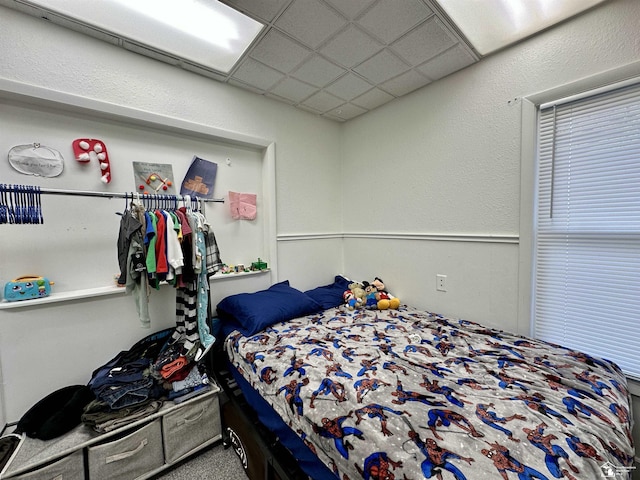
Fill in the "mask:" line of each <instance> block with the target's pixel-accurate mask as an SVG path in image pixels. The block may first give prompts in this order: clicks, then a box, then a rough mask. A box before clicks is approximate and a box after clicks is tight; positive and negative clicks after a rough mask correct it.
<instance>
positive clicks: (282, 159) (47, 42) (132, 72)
mask: <svg viewBox="0 0 640 480" xmlns="http://www.w3.org/2000/svg"><path fill="white" fill-rule="evenodd" d="M0 78H2V79H4V80H7V81H12V82H21V83H24V84H28V85H34V86H36V87H42V88H45V89H48V90H53V91H60V92H65V93H67V94H73V95H77V96H79V97H84V98H87V99H90V100H96V101H99V102H106V103H110V104H114V105H120V106H124V107H127V108H131V109H139V110H142V111H145V112H151V113H152V114H154V115H163V116H167V117H171V118H175V119H178V120H182V121H186V122H193V123H195V124H199V125H202V126H204V127H211V128H215V129H220V130H225V131H229V132H238V133H241V134H244V135H248V136H251V137H257V138H261V139H267V140H269V141H271V142H274V143H275V155H276V167H275V169H276V172H275V186H276V192H275V195H276V198H277V211H276V218H277V223H276V224H277V232H275V233H277V234H283V235H286V234H297V233H300V232H304V233H314V232H327V231H330V232H337V231H339V229H340V215H341V212H340V206H341V203H340V194H341V190H340V185H339V183H337V182H336V178H337V174H336V172H339V170H340V125H339V124H337V123H335V122H331V121H329V120H325V119H321V118H318V117H316V116H314V115H311V114H308V113H306V112H303V111H300V110H296V109H293V108H291V107H289V106H287V105H284V104H282V103H278V102H275V101H273V100H270V99H267V98H264V97H259V96H257V95H255V94H253V93H250V92H246V91H243V90H241V89H237V88H235V87H232V86H229V85H223V84H220V83H218V82H215V81H213V80H209V79H206V78H204V77H201V76H198V75H195V74H191V73H188V72H184V71H181V70H179V69H176V68H174V67H171V66H169V65H165V64H163V63H159V62H156V61H154V60H151V59H147V58H145V57H141V56H139V55H136V54H133V53H130V52H127V51H125V50H122V49H119V48H117V47H114V46H112V45H108V44H106V43H102V42H100V41H98V40H95V39H92V38H90V37H86V36H83V35H80V34H77V33H75V32H72V31H69V30H66V29H63V28H60V27H57V26H55V25H52V24H50V23H49V22H47V21H45V20H40V19H36V18H32V17H30V16H26V15H23V14H21V13H18V12H16V11H13V10H11V9H7V8H4V7H0ZM0 108H2V102H0ZM5 108H6V107H5ZM71 123H72V124H73V122H71ZM54 124H55V125H56V126H58V123H57V122H52V125H54ZM27 130H28V129H27ZM0 132H1V133H0V135H6V134H7V130H6V129H0ZM25 133H28V131H27V132H25ZM12 136H14V135H12ZM5 141H12V139H7V138H6V137H3V143H4V142H5ZM20 141H22V139H21V140H20ZM107 147H108V145H107ZM5 154H6V153H5ZM69 166H70V167H71V168H73V164H72V163H71V164H69ZM9 168H10V167H9V166H8V164H6V163H5V164H4V165H0V178H1V179H2V181H3V182H6V180H5V178H7V176H8V175H10V173H9ZM232 168H233V167H232ZM175 173H176V174H177V172H175ZM115 174H116V173H115V171H114V175H115ZM126 175H127V177H128V176H129V175H130V174H129V173H127V174H126ZM22 178H23V180H22V181H21V182H20V183H25V184H36V183H37V182H31V180H32V179H33V178H32V177H22ZM61 178H62V177H61ZM11 181H12V182H14V181H16V179H12V180H11ZM51 182H52V183H48V186H50V187H52V188H74V187H73V186H69V185H64V186H62V185H60V186H58V185H56V184H55V181H54V180H51ZM75 188H77V187H75ZM80 189H87V190H95V189H98V190H99V188H80ZM126 190H130V187H127V188H126ZM311 191H313V192H315V194H314V195H311V194H310V192H311ZM51 198H52V197H47V202H53V201H54V200H51ZM65 200H66V201H67V203H68V205H70V206H73V205H75V206H76V208H77V207H78V206H79V205H80V203H75V202H76V199H74V198H73V197H66V198H62V197H61V198H60V199H56V200H55V202H57V203H56V205H57V204H58V203H59V202H64V201H65ZM81 201H82V200H80V202H81ZM98 201H99V200H98ZM107 202H109V201H107ZM122 202H123V201H122ZM122 202H118V206H117V208H116V210H121V207H122V205H124V203H122ZM50 204H51V203H50ZM308 212H313V215H309V214H308ZM72 213H73V212H72ZM47 215H48V220H49V221H55V220H56V219H59V218H60V217H58V218H56V212H54V211H52V210H51V209H49V210H48V211H47ZM60 215H62V213H61V214H60ZM114 217H115V215H114ZM45 221H47V218H45ZM84 227H86V225H75V226H74V228H78V229H79V230H82V228H84ZM25 228H29V229H30V230H29V232H34V231H35V229H37V228H39V227H30V226H13V225H3V226H2V229H3V232H2V237H1V238H0V251H2V250H4V248H3V246H2V242H5V241H8V240H7V239H8V237H7V235H10V236H15V235H29V234H30V233H27V232H25V230H24V229H25ZM116 239H117V230H116V229H114V231H113V236H112V238H111V240H108V239H105V240H104V244H105V245H107V244H108V243H109V242H111V244H112V246H113V251H112V254H113V255H114V256H115V244H116V243H115V242H116ZM218 240H219V242H220V243H221V244H224V243H225V242H227V241H228V240H229V239H226V238H219V239H218ZM327 242H330V243H331V242H335V240H326V239H319V240H317V241H316V240H313V239H305V240H304V245H305V250H304V253H305V256H306V257H309V258H312V259H313V260H312V261H310V262H307V263H308V265H307V266H308V267H309V268H308V269H306V270H305V271H301V270H300V269H299V267H298V265H299V264H300V261H299V254H298V249H297V245H296V243H295V242H283V243H282V244H281V245H279V246H278V253H279V258H280V261H279V263H278V265H277V267H278V275H279V278H280V279H290V281H291V283H292V285H294V286H297V287H299V288H307V287H309V286H315V285H318V284H320V283H321V282H329V281H330V280H331V279H332V278H333V275H335V273H336V272H339V271H341V270H342V259H341V256H339V255H335V251H336V249H339V245H337V247H338V248H335V246H334V247H333V248H327ZM5 246H6V245H5ZM65 247H66V248H68V249H69V251H73V250H77V251H83V250H87V249H88V248H89V247H88V246H87V245H86V244H85V243H84V242H83V240H82V238H81V235H79V236H78V239H77V240H76V241H75V243H74V242H71V243H68V244H66V245H65ZM105 248H106V247H105ZM221 248H222V247H221ZM291 250H293V253H290V251H291ZM222 254H223V258H224V251H222ZM114 260H115V257H114ZM267 260H269V259H267ZM43 261H44V260H43ZM228 261H229V262H230V263H233V262H235V260H234V259H229V260H228ZM0 263H3V262H1V261H0ZM8 263H9V262H7V264H8ZM13 263H15V262H13V261H12V262H11V264H13ZM25 263H29V260H28V255H26V254H25ZM49 263H51V262H49ZM54 263H55V262H54ZM114 265H117V264H114ZM4 266H5V265H2V264H0V277H1V278H0V280H1V281H2V282H1V283H2V284H4V282H5V281H7V280H10V279H11V278H13V277H11V278H8V277H6V276H5V275H4V273H3V272H2V269H3V267H4ZM37 266H38V265H35V264H29V267H30V268H36V267H37ZM77 268H79V266H71V265H70V266H69V268H68V270H67V269H65V272H64V273H65V274H64V275H63V276H64V277H65V281H64V282H63V283H64V285H62V286H64V288H65V290H66V289H68V288H70V285H67V284H70V283H72V282H73V280H72V279H71V278H70V277H71V276H72V275H68V273H69V272H70V271H73V270H74V269H77ZM106 269H108V267H104V268H102V267H101V268H100V271H102V270H106ZM7 275H9V274H8V273H7ZM49 275H50V276H51V277H55V275H56V272H52V273H50V274H49ZM78 276H79V277H80V278H79V282H80V283H85V282H84V280H86V278H87V277H86V276H85V273H82V274H81V275H78ZM83 278H84V280H83ZM270 280H271V279H270V277H269V276H259V277H257V278H253V277H251V278H244V279H235V278H233V279H228V280H224V281H217V282H213V287H212V288H213V302H214V303H216V302H217V301H218V300H220V299H221V298H222V297H223V296H225V295H227V294H229V293H234V292H238V291H255V290H258V289H260V288H265V287H266V286H268V284H269V282H270ZM62 286H61V287H62ZM92 286H93V285H92ZM71 288H72V287H71ZM78 288H83V285H81V286H79V287H78ZM174 311H175V305H174V302H173V292H172V291H171V289H170V288H169V289H168V290H167V287H163V289H162V290H161V291H160V292H153V295H152V329H153V330H154V331H155V330H158V329H161V328H165V327H168V326H171V325H172V324H175V314H174ZM147 333H149V331H148V330H143V329H141V328H140V326H139V323H138V320H137V317H136V314H135V308H134V303H133V299H132V298H131V297H124V296H119V295H116V296H109V297H102V298H100V299H97V300H78V301H73V302H68V303H58V304H54V305H52V306H47V307H33V308H32V307H28V308H24V309H11V310H0V366H1V367H2V372H1V374H0V381H1V382H2V387H3V388H0V392H1V393H2V395H3V396H2V397H0V425H4V424H5V423H6V422H11V421H16V420H17V419H19V418H20V416H21V415H22V414H23V413H24V412H25V411H26V409H27V408H28V407H29V406H31V405H32V404H33V403H35V402H36V401H37V400H39V399H40V398H42V397H44V396H45V395H46V394H48V393H50V392H51V391H53V390H54V389H56V388H60V387H62V386H65V385H69V384H73V383H86V382H87V381H88V375H90V373H91V371H92V370H93V369H94V368H96V367H98V366H100V365H101V364H102V363H104V362H106V361H107V360H109V359H110V358H111V357H113V356H114V355H115V354H116V353H118V352H119V351H120V350H122V349H126V348H128V347H129V346H131V345H132V343H133V342H135V341H136V340H138V339H139V338H141V337H142V336H144V335H146V334H147Z"/></svg>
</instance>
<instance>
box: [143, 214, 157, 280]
mask: <svg viewBox="0 0 640 480" xmlns="http://www.w3.org/2000/svg"><path fill="white" fill-rule="evenodd" d="M144 216H145V218H146V222H145V223H146V230H145V232H146V233H145V237H144V242H145V244H146V246H147V258H146V264H147V277H148V280H149V285H151V286H152V287H154V288H159V287H160V286H159V285H158V278H157V275H156V239H157V233H156V224H157V222H158V219H157V218H156V216H155V215H154V214H153V213H150V212H145V213H144Z"/></svg>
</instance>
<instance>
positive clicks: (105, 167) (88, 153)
mask: <svg viewBox="0 0 640 480" xmlns="http://www.w3.org/2000/svg"><path fill="white" fill-rule="evenodd" d="M72 145H73V154H74V155H75V157H76V160H77V161H78V162H80V163H88V162H90V161H91V160H97V161H98V162H99V165H100V180H102V181H103V182H104V183H109V182H111V164H110V163H109V154H108V153H107V147H105V145H104V142H103V141H102V140H96V139H95V138H78V139H76V140H74V141H73V144H72Z"/></svg>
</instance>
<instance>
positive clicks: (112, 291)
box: [0, 269, 270, 310]
mask: <svg viewBox="0 0 640 480" xmlns="http://www.w3.org/2000/svg"><path fill="white" fill-rule="evenodd" d="M269 271H270V270H269V269H265V270H256V271H253V272H240V273H225V274H222V273H219V274H216V275H213V276H212V277H210V278H209V281H211V282H213V281H220V280H229V279H232V278H239V277H245V276H248V275H261V274H263V273H267V272H269ZM160 285H168V284H167V283H161V284H160ZM124 294H126V290H125V288H124V287H117V286H115V285H110V286H107V287H95V288H85V289H83V290H70V291H68V292H59V293H51V294H50V295H49V296H47V297H42V298H34V299H32V300H19V301H16V302H7V301H6V300H2V301H1V302H0V310H8V309H11V308H25V307H40V306H44V305H47V304H51V303H60V302H70V301H73V300H80V299H83V298H98V297H104V296H107V295H124Z"/></svg>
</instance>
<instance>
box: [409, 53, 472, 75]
mask: <svg viewBox="0 0 640 480" xmlns="http://www.w3.org/2000/svg"><path fill="white" fill-rule="evenodd" d="M475 61H476V60H475V59H474V58H473V57H472V56H471V54H470V53H469V52H467V51H466V50H465V49H464V48H463V47H461V46H456V47H454V48H452V49H451V50H447V51H446V52H444V53H441V54H440V55H438V56H437V57H436V58H433V59H431V60H429V61H428V62H427V63H425V64H424V65H420V66H419V67H418V68H417V70H419V71H420V72H422V73H424V74H425V75H426V76H427V77H429V78H430V79H431V80H438V79H440V78H442V77H446V76H447V75H449V74H450V73H453V72H455V71H457V70H460V69H462V68H464V67H467V66H469V65H471V64H472V63H474V62H475Z"/></svg>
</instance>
